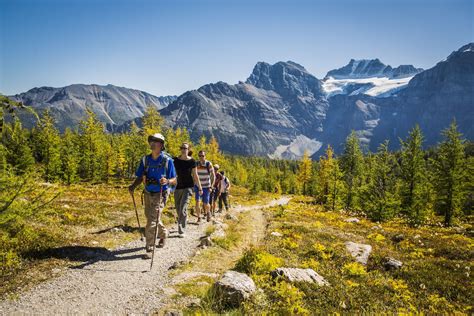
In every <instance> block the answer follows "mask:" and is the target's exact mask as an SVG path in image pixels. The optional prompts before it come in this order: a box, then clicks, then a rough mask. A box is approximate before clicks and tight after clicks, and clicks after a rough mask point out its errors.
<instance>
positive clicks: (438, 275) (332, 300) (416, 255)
mask: <svg viewBox="0 0 474 316" xmlns="http://www.w3.org/2000/svg"><path fill="white" fill-rule="evenodd" d="M310 202H311V199H310V198H303V197H300V198H298V197H296V198H294V199H293V200H292V201H291V202H290V204H289V205H288V207H286V209H285V212H283V215H282V212H281V208H278V207H276V208H273V209H270V210H268V212H267V217H268V222H270V223H271V224H270V226H269V227H268V230H267V237H266V239H265V242H264V243H263V245H262V249H263V250H262V251H264V252H265V253H268V254H270V255H272V256H274V257H276V258H280V259H281V260H283V261H284V262H285V266H289V267H302V268H307V267H310V268H313V269H314V270H315V271H316V272H318V273H319V274H321V275H322V276H324V277H325V278H326V279H327V280H328V281H329V283H330V284H331V286H329V287H318V286H316V285H311V284H310V285H308V284H294V286H295V287H296V288H297V289H298V290H299V291H301V292H302V293H303V294H304V295H303V298H302V299H301V300H300V302H301V304H300V305H301V306H300V307H301V308H302V309H301V311H300V312H301V313H302V314H305V313H306V312H307V313H311V312H316V311H317V312H318V313H323V314H326V313H356V312H357V313H360V312H368V313H398V312H410V313H412V312H415V313H416V312H423V313H457V314H470V313H472V306H471V305H472V301H474V297H473V294H472V293H474V292H473V286H472V275H471V273H470V271H471V270H472V268H473V257H474V255H473V247H474V242H473V240H472V238H470V237H467V236H464V235H461V234H458V233H456V232H455V230H453V229H448V228H442V227H439V226H438V225H435V226H430V227H421V228H410V227H408V226H407V225H406V224H405V223H404V222H402V221H399V220H396V221H391V222H387V223H383V224H376V223H373V222H370V221H368V220H365V219H361V221H360V223H347V222H345V221H344V219H346V218H348V217H350V216H348V215H346V214H344V213H340V212H325V211H323V210H322V209H321V208H320V207H319V206H317V205H314V204H312V203H310ZM466 225H467V226H469V224H466ZM380 228H381V229H380ZM272 231H278V232H280V233H282V234H283V236H282V237H275V236H272V235H270V232H272ZM397 234H403V235H404V236H405V239H404V240H403V241H401V242H399V243H397V242H393V241H392V237H393V236H395V235H397ZM346 241H355V242H363V243H367V244H370V245H372V247H373V251H372V254H371V256H370V259H369V262H368V265H367V266H366V267H365V266H363V265H361V264H358V263H356V262H354V260H353V258H351V257H350V255H349V254H348V253H347V251H346V250H345V245H344V242H346ZM386 257H393V258H395V259H397V260H401V261H402V262H403V264H404V266H403V267H402V269H400V270H396V271H385V269H384V267H383V261H384V258H386ZM253 277H254V280H255V281H257V283H259V286H260V287H261V288H263V289H264V291H265V293H266V295H267V298H268V297H272V295H273V294H272V293H274V291H275V289H274V287H275V285H273V286H272V285H269V284H270V283H271V282H270V281H269V280H268V279H266V278H262V274H261V273H260V274H257V275H256V276H253ZM269 282H270V283H269ZM289 299H291V298H289ZM267 304H268V302H267ZM249 305H250V306H247V308H248V309H247V311H249V310H258V308H259V305H258V304H257V303H256V304H253V305H252V304H249ZM276 305H277V302H276V301H272V300H270V303H269V305H266V308H267V309H269V310H271V309H272V307H275V306H276ZM260 308H262V306H260ZM275 310H277V311H278V309H275Z"/></svg>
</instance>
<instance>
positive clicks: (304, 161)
mask: <svg viewBox="0 0 474 316" xmlns="http://www.w3.org/2000/svg"><path fill="white" fill-rule="evenodd" d="M312 167H313V166H312V163H311V158H310V157H309V154H308V151H307V150H305V151H304V154H303V157H302V158H301V161H300V163H299V166H298V180H299V182H300V183H301V184H302V186H303V194H304V195H305V194H307V186H308V183H309V181H310V180H311V176H312V171H313V170H312Z"/></svg>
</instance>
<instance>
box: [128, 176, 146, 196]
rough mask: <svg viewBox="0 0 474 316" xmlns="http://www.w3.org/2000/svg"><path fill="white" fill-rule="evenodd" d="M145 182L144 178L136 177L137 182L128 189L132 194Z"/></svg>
mask: <svg viewBox="0 0 474 316" xmlns="http://www.w3.org/2000/svg"><path fill="white" fill-rule="evenodd" d="M142 182H143V177H136V178H135V181H133V183H132V184H131V185H130V186H129V187H128V190H129V191H130V192H133V191H135V188H136V187H138V186H139V185H140V184H141V183H142Z"/></svg>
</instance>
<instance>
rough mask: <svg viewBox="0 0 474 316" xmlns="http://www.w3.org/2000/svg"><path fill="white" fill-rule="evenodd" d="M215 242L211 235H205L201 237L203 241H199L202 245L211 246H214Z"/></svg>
mask: <svg viewBox="0 0 474 316" xmlns="http://www.w3.org/2000/svg"><path fill="white" fill-rule="evenodd" d="M213 244H214V243H213V242H212V239H211V237H210V236H204V237H201V241H200V243H199V246H200V247H210V246H212V245H213Z"/></svg>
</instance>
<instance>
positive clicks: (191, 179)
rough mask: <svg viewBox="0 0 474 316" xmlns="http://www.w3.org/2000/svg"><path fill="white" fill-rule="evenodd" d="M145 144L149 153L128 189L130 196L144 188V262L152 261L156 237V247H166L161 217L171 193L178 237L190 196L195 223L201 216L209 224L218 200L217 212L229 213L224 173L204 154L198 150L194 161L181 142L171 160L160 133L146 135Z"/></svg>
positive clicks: (186, 215) (228, 182)
mask: <svg viewBox="0 0 474 316" xmlns="http://www.w3.org/2000/svg"><path fill="white" fill-rule="evenodd" d="M148 143H149V145H150V149H151V154H149V155H146V156H144V157H143V158H142V159H141V161H140V164H139V166H138V168H137V170H136V172H135V176H136V178H135V180H134V182H133V183H132V184H131V185H130V186H129V187H128V189H129V191H130V193H131V194H132V196H133V192H134V191H135V189H136V187H137V186H138V185H140V184H141V183H142V182H143V183H144V187H145V188H144V191H143V194H144V201H145V217H146V226H145V240H146V247H145V250H146V253H145V256H144V258H145V259H151V258H152V252H153V250H154V247H155V241H156V235H158V238H159V241H158V245H157V247H159V248H162V247H164V246H165V241H166V237H167V230H166V228H165V226H164V225H163V222H162V218H161V217H162V212H163V209H164V207H165V205H166V201H167V200H168V196H169V195H170V192H171V191H174V201H175V207H176V211H177V215H178V237H180V238H183V237H185V230H186V224H187V221H188V206H189V203H190V201H191V198H192V196H193V193H194V197H195V199H196V209H195V215H196V216H197V223H201V216H203V218H205V219H207V221H210V220H211V218H212V216H214V215H215V212H216V206H217V205H216V204H217V201H218V206H219V209H218V212H222V210H223V207H225V210H226V211H228V209H229V197H228V196H229V189H230V186H231V185H230V181H229V179H228V178H227V177H226V175H225V172H224V171H219V168H220V166H219V165H218V164H214V165H213V164H212V163H211V162H210V161H208V160H206V152H205V151H203V150H201V151H199V153H198V156H199V159H198V160H197V161H196V160H195V159H194V158H193V157H192V151H191V148H190V146H189V144H188V143H183V144H181V147H180V151H181V154H180V155H179V156H177V157H174V158H172V157H170V156H169V155H168V154H167V153H166V152H165V138H164V136H163V135H162V134H160V133H156V134H153V135H150V136H148ZM201 203H202V205H201Z"/></svg>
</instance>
